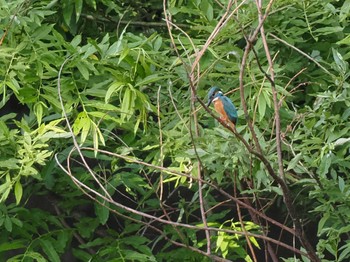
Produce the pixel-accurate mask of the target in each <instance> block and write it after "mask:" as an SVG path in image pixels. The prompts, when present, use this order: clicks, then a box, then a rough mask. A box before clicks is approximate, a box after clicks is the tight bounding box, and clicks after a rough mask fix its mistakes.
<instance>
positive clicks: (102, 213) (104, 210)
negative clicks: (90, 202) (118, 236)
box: [95, 202, 109, 225]
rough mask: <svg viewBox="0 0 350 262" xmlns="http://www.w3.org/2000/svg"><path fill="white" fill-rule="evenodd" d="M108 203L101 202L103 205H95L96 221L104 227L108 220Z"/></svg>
mask: <svg viewBox="0 0 350 262" xmlns="http://www.w3.org/2000/svg"><path fill="white" fill-rule="evenodd" d="M108 207H109V203H108V202H103V205H101V204H99V203H95V213H96V216H97V217H98V220H99V221H100V224H101V225H105V224H106V222H107V220H108V218H109V209H108Z"/></svg>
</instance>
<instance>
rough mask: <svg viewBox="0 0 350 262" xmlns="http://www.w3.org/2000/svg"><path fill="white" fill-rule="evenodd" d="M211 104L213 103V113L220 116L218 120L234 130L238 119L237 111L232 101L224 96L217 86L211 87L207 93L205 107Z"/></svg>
mask: <svg viewBox="0 0 350 262" xmlns="http://www.w3.org/2000/svg"><path fill="white" fill-rule="evenodd" d="M211 102H213V103H214V108H215V111H216V112H218V113H219V114H220V119H221V120H223V121H224V122H225V123H226V124H227V125H229V126H230V127H231V128H234V127H235V125H236V123H237V117H238V116H237V109H236V107H235V106H234V104H233V103H232V101H231V100H230V99H229V98H228V97H227V96H224V94H223V93H222V91H221V90H220V89H219V88H218V87H217V86H213V87H212V88H210V90H209V92H208V103H207V106H209V105H210V104H211Z"/></svg>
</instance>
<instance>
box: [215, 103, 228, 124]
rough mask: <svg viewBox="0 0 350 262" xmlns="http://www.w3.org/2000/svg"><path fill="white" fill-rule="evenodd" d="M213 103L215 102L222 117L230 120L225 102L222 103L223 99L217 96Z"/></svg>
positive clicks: (216, 108)
mask: <svg viewBox="0 0 350 262" xmlns="http://www.w3.org/2000/svg"><path fill="white" fill-rule="evenodd" d="M213 103H214V108H215V110H216V112H218V113H219V114H220V117H221V119H222V120H224V121H228V120H229V119H228V117H227V114H226V112H225V109H224V104H223V103H222V101H221V100H220V99H219V98H217V99H214V100H213Z"/></svg>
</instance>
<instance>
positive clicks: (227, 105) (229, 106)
mask: <svg viewBox="0 0 350 262" xmlns="http://www.w3.org/2000/svg"><path fill="white" fill-rule="evenodd" d="M219 99H220V100H221V101H222V103H223V105H224V110H225V112H226V114H227V116H228V118H229V119H230V121H231V122H233V123H234V124H236V122H237V118H238V115H237V109H236V107H235V105H234V104H233V103H232V101H231V100H230V99H229V98H228V97H226V96H224V95H221V96H219Z"/></svg>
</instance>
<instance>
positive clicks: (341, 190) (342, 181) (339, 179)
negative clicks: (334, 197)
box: [338, 176, 345, 193]
mask: <svg viewBox="0 0 350 262" xmlns="http://www.w3.org/2000/svg"><path fill="white" fill-rule="evenodd" d="M338 186H339V189H340V192H342V193H344V189H345V181H344V179H343V178H342V177H341V176H338Z"/></svg>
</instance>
